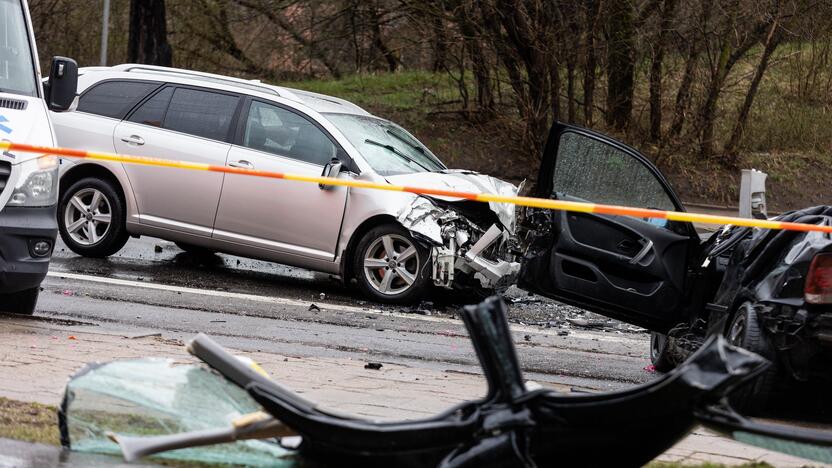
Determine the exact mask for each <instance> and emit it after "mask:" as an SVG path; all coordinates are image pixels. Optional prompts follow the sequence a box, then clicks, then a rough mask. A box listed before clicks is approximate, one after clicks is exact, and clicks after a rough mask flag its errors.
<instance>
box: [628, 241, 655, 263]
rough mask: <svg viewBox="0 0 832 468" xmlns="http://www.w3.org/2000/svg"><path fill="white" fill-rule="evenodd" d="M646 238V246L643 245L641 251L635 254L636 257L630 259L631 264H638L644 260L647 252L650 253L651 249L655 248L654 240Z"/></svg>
mask: <svg viewBox="0 0 832 468" xmlns="http://www.w3.org/2000/svg"><path fill="white" fill-rule="evenodd" d="M645 240H646V241H647V242H645V243H644V247H642V249H641V250H640V251H639V253H637V254H636V255H635V257H633V258H631V259H630V264H631V265H638V264H639V262H641V261H642V260H644V257H646V256H647V254H649V253H650V251H651V250H653V241H651V240H649V239H645Z"/></svg>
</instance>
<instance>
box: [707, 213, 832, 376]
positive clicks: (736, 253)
mask: <svg viewBox="0 0 832 468" xmlns="http://www.w3.org/2000/svg"><path fill="white" fill-rule="evenodd" d="M776 219H778V220H782V221H788V222H800V223H812V224H826V225H832V207H829V206H816V207H812V208H806V209H803V210H799V211H794V212H789V213H784V214H782V215H780V216H778V217H777V218H776ZM708 248H709V252H708V258H709V259H710V260H711V262H712V263H713V264H714V265H715V267H714V269H713V270H712V271H713V274H715V275H719V277H720V279H721V281H720V286H719V288H718V289H717V291H716V294H715V298H714V300H713V306H712V307H711V310H712V315H713V319H712V320H711V322H712V327H711V328H712V330H713V331H717V330H724V329H725V327H726V326H727V323H729V321H730V314H729V311H731V310H734V309H736V308H737V307H739V306H740V305H741V304H743V303H746V302H748V303H752V304H755V305H756V306H758V307H757V308H756V311H757V313H758V315H759V319H760V322H761V323H760V325H761V327H763V328H764V329H765V330H766V332H767V335H768V337H769V339H770V341H771V344H772V346H773V347H774V349H775V350H776V351H777V353H778V356H779V361H780V362H781V363H782V364H783V365H784V368H785V369H786V370H787V371H788V372H789V374H790V375H791V376H792V377H794V378H795V379H797V380H800V381H809V380H821V381H825V382H830V381H832V372H830V370H831V369H832V307H830V306H829V304H810V303H809V302H807V300H806V297H805V291H804V286H805V282H806V278H807V276H808V272H809V266H810V264H811V263H812V261H813V260H814V259H815V258H816V257H817V256H818V255H820V254H830V253H832V236H830V235H828V234H823V233H818V232H810V233H802V232H794V231H771V230H761V229H750V228H739V227H734V228H732V229H726V230H724V231H722V232H721V233H720V235H719V236H717V237H716V238H715V239H714V241H713V242H712V243H711V244H709V245H708ZM721 264H725V267H724V268H720V265H721Z"/></svg>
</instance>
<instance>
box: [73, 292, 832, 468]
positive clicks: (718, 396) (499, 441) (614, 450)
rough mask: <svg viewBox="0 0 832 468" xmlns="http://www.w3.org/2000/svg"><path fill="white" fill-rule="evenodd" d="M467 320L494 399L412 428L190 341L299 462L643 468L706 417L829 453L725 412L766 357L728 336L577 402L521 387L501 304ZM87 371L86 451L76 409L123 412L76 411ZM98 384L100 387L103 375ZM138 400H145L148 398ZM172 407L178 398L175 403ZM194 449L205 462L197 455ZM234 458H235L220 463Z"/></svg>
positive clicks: (129, 379) (136, 441)
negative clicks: (279, 428) (323, 400)
mask: <svg viewBox="0 0 832 468" xmlns="http://www.w3.org/2000/svg"><path fill="white" fill-rule="evenodd" d="M463 319H464V321H465V325H466V327H467V328H468V331H469V334H470V336H471V340H472V341H473V344H474V349H475V350H476V353H477V356H478V358H479V361H480V365H481V366H482V369H483V373H484V375H485V378H486V380H487V383H488V391H487V394H486V395H485V397H483V398H482V399H479V400H476V401H469V402H465V403H462V404H460V405H457V406H455V407H452V408H450V409H448V410H447V411H445V412H443V413H441V414H439V415H437V416H436V417H433V418H428V419H423V420H414V421H401V422H384V423H377V422H372V421H368V420H363V419H358V418H353V417H347V416H343V415H338V414H335V413H333V412H331V411H325V410H322V409H320V408H318V407H317V405H315V404H314V403H313V402H310V401H308V400H306V399H304V398H303V397H301V396H299V395H297V394H295V393H294V392H292V391H290V390H288V389H286V388H284V387H282V386H281V385H279V384H277V383H275V382H274V381H272V380H270V379H269V378H268V377H266V376H265V375H264V374H262V373H260V372H258V371H257V370H255V369H254V368H252V367H251V366H250V365H247V364H245V363H243V362H241V361H240V360H239V359H238V358H236V357H234V356H232V355H230V354H229V353H228V352H227V351H225V350H224V349H223V348H222V347H220V346H219V345H218V344H216V343H215V342H213V341H212V340H211V339H210V338H208V337H207V336H205V335H200V336H198V337H197V338H195V339H194V340H192V341H191V343H189V345H188V348H189V351H191V352H192V353H193V354H194V355H196V356H197V357H199V358H200V359H202V360H203V361H204V362H205V363H207V364H208V365H209V366H211V367H212V368H213V369H215V370H216V371H217V372H219V373H220V374H222V375H223V376H224V377H225V378H227V379H228V381H230V382H233V383H234V384H236V386H237V387H238V388H239V389H245V390H246V391H247V392H248V394H249V395H250V396H251V398H253V399H254V400H255V401H257V402H258V403H259V404H260V405H262V408H263V409H264V410H265V411H266V412H268V413H269V414H271V416H272V417H274V418H275V419H276V420H277V421H280V422H281V423H282V424H284V425H285V426H288V427H289V428H291V429H292V430H293V431H295V432H296V433H297V434H298V435H300V437H301V440H300V443H299V444H293V445H292V446H293V447H296V450H297V451H296V453H297V455H298V456H299V457H300V458H299V459H295V461H298V462H301V461H318V462H323V463H325V464H334V465H339V466H343V465H354V466H359V465H360V466H391V465H395V466H413V467H428V466H442V467H467V466H501V467H503V466H518V467H519V466H555V465H561V466H562V465H566V466H572V465H580V466H610V465H615V466H641V465H642V464H644V463H646V462H648V461H650V460H652V459H653V458H655V457H656V456H658V455H659V454H661V453H663V452H664V451H665V450H667V449H668V448H670V447H671V446H672V445H673V444H675V443H676V442H677V441H678V440H679V439H681V438H682V437H684V436H685V435H687V433H688V432H689V431H690V430H692V429H693V427H694V426H695V425H696V424H697V422H698V420H700V419H706V420H708V421H709V422H711V423H712V424H713V425H714V426H719V427H720V428H721V429H722V430H725V431H731V430H732V429H731V428H738V427H739V428H743V430H744V431H745V432H753V433H757V434H765V435H769V436H771V435H772V434H776V437H777V438H778V439H785V440H796V441H799V442H803V443H811V444H815V445H817V446H818V453H819V454H821V455H823V456H830V449H829V447H830V446H832V437H830V436H829V435H828V434H826V433H822V432H819V431H803V432H801V431H797V432H795V433H792V432H790V431H789V430H788V429H784V428H783V427H782V426H771V427H762V426H760V425H756V424H755V423H753V422H751V421H748V420H746V419H744V418H743V417H742V416H740V415H738V414H736V413H734V412H733V411H731V410H730V408H728V407H727V406H725V404H724V403H723V401H724V397H725V395H726V394H727V393H728V392H729V391H730V390H731V389H732V388H734V387H735V386H736V385H739V384H741V383H742V382H744V381H747V380H749V379H752V378H754V377H755V376H756V375H757V374H758V373H759V372H760V371H761V370H762V369H763V368H764V367H765V365H766V361H765V360H764V359H763V358H761V357H760V356H757V355H755V354H753V353H750V352H748V351H745V350H742V349H740V348H735V347H732V346H730V345H728V344H727V343H726V342H725V340H724V339H723V338H721V337H713V338H712V339H710V340H709V341H708V342H707V343H706V344H705V345H704V346H703V347H702V348H701V349H700V350H699V351H698V352H697V353H695V354H694V355H693V356H692V357H691V358H690V359H689V360H688V361H687V362H686V363H684V364H683V365H682V366H680V367H679V368H677V369H676V370H674V371H673V372H671V373H669V374H667V375H665V376H663V377H661V378H659V379H657V380H655V381H653V382H650V383H648V384H644V385H641V386H637V387H634V388H631V389H628V390H624V391H619V392H612V393H601V394H578V395H571V394H560V393H557V392H554V391H551V390H545V389H536V390H529V389H528V388H527V387H526V385H525V384H524V380H523V374H522V371H521V369H520V364H519V362H518V360H517V355H516V351H515V349H514V344H513V342H512V338H511V333H510V330H509V327H508V323H507V321H506V316H505V305H504V304H503V303H502V301H500V300H499V299H498V298H491V299H489V300H487V301H485V302H483V303H482V304H481V305H479V306H471V307H467V308H466V309H465V311H464V313H463ZM129 362H135V361H128V363H129ZM191 367H193V366H191ZM91 372H95V370H93V371H91ZM187 372H192V371H191V370H188V371H187ZM202 372H205V371H204V369H203V370H202ZM89 375H91V374H90V373H87V374H86V375H82V376H80V377H76V378H74V379H73V380H72V381H70V383H69V384H68V387H67V397H66V404H65V405H64V407H63V408H62V418H61V421H62V433H63V434H68V437H65V439H64V444H65V445H66V446H68V447H70V448H72V449H74V450H77V449H79V448H83V447H84V446H83V444H82V443H81V442H79V440H78V439H76V437H79V436H78V434H81V436H80V437H83V436H84V435H85V434H84V433H83V431H81V432H79V431H78V430H77V423H73V421H77V420H78V419H79V412H80V413H81V415H85V414H87V413H89V412H90V409H96V410H100V411H101V413H99V414H98V416H99V418H98V421H101V423H102V424H100V425H99V426H98V429H99V432H100V431H101V430H105V431H106V430H109V429H106V428H104V427H103V426H105V425H106V423H108V422H111V421H113V420H114V418H111V417H110V416H111V413H112V411H117V412H119V411H121V410H122V409H121V408H119V407H116V406H113V405H108V404H106V400H102V399H99V400H90V399H87V400H86V403H88V404H89V403H92V404H93V406H95V401H99V402H102V403H100V404H99V405H98V406H97V407H95V408H90V407H84V406H83V405H81V400H80V399H79V397H78V390H79V389H83V388H87V387H89V385H83V384H82V382H83V379H87V384H89V382H90V377H89ZM94 380H97V383H98V385H104V384H105V381H103V380H98V379H97V377H96V379H94ZM79 381H80V382H79ZM116 383H117V385H119V386H121V387H122V388H127V389H129V390H130V391H129V392H127V394H131V395H144V394H145V392H146V391H147V390H146V389H152V388H154V387H153V384H151V385H150V386H147V385H146V381H145V379H144V378H143V376H141V375H130V373H122V374H121V376H120V377H119V380H118V382H116ZM219 389H221V390H222V391H225V390H224V389H223V388H222V387H219ZM183 390H185V391H186V390H187V388H186V387H184V388H183ZM232 393H233V392H232ZM180 397H181V398H183V399H189V398H191V395H187V394H186V393H183V394H182V395H180ZM205 397H206V396H205V395H202V398H205ZM194 398H195V399H197V400H198V399H199V398H198V397H195V396H194ZM136 402H139V403H143V402H144V399H143V398H141V399H136ZM175 403H176V400H171V403H170V404H171V405H174V404H175ZM246 404H247V403H246ZM79 405H81V407H78V406H79ZM186 406H187V405H186ZM207 408H212V409H213V408H214V406H213V405H204V406H203V407H202V408H201V409H200V410H199V411H197V414H200V413H203V412H206V411H210V410H209V409H207ZM235 408H237V407H236V406H235ZM227 412H228V411H226V413H227ZM232 412H233V411H232ZM102 415H105V417H102ZM180 416H181V417H182V418H186V417H194V415H193V414H180ZM214 422H216V418H215V420H214ZM73 424H75V425H76V428H75V429H74V430H73ZM200 429H201V427H200ZM778 431H779V432H778ZM172 432H175V431H172ZM130 433H132V434H134V435H141V431H139V430H137V428H136V427H130V426H129V425H128V426H121V430H120V433H119V437H117V439H119V440H125V441H127V442H128V443H127V444H125V446H123V447H122V448H123V449H124V453H125V454H126V455H128V459H133V456H134V454H135V452H134V451H133V450H134V449H136V448H137V447H140V446H141V447H142V450H143V451H144V453H155V450H156V449H164V448H165V447H167V446H169V445H166V443H165V442H166V441H165V440H164V438H162V439H160V438H159V437H151V438H146V440H145V441H144V443H143V442H142V441H141V440H140V439H141V438H137V437H131V438H123V436H124V435H125V434H130ZM188 437H189V436H188V434H176V435H173V436H172V437H171V438H169V440H168V442H169V441H170V440H177V441H179V442H181V441H182V440H183V439H187V438H188ZM81 440H82V441H83V439H81ZM98 440H101V437H100V436H99V437H98ZM192 440H193V444H194V445H200V444H201V443H202V442H203V441H204V434H203V433H202V432H199V433H194V434H192ZM284 445H288V444H284ZM151 446H155V449H154V448H153V447H151ZM183 446H185V445H181V444H180V445H178V447H183ZM115 448H116V446H115V444H114V443H110V444H109V445H107V446H106V447H105V446H98V447H97V448H96V449H97V450H104V451H108V452H109V451H112V450H114V449H115ZM188 450H192V452H191V453H192V454H194V453H195V454H196V455H199V453H198V451H199V450H202V449H188ZM193 451H196V452H193ZM181 453H182V452H180V454H181ZM280 453H282V455H277V456H279V457H282V458H280V459H278V461H279V462H280V461H287V460H291V459H290V458H286V457H285V450H284V451H283V452H280ZM237 460H238V459H236V458H235V456H234V455H233V453H231V452H229V455H228V457H227V458H226V459H225V460H224V461H225V462H230V463H235V462H237ZM241 461H242V460H241Z"/></svg>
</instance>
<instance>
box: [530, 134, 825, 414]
mask: <svg viewBox="0 0 832 468" xmlns="http://www.w3.org/2000/svg"><path fill="white" fill-rule="evenodd" d="M531 196H535V197H541V198H555V199H560V200H571V201H580V202H591V203H600V204H611V205H626V206H632V207H638V208H652V209H659V210H673V211H684V207H683V206H682V203H681V202H680V200H679V197H678V196H677V195H676V194H675V193H674V191H673V189H672V188H671V186H670V185H669V184H668V182H667V180H666V179H665V178H664V176H662V174H661V173H660V172H659V170H658V169H657V168H656V167H655V166H654V165H653V164H652V163H651V162H650V161H649V160H648V159H647V158H646V157H645V156H643V155H642V154H640V153H639V152H638V151H636V150H634V149H632V148H630V147H628V146H626V145H624V144H622V143H620V142H618V141H615V140H613V139H611V138H609V137H607V136H604V135H601V134H598V133H595V132H592V131H590V130H587V129H584V128H579V127H575V126H570V125H564V124H556V125H554V126H553V127H552V129H551V132H550V134H549V139H548V141H547V143H546V147H545V150H544V154H543V158H542V164H541V167H540V172H539V176H538V183H537V185H536V187H535V188H534V189H533V191H532V193H531ZM523 218H524V219H523V221H522V229H523V231H524V232H522V233H521V235H522V236H524V239H525V245H526V250H525V252H524V261H523V269H522V271H521V272H520V279H519V285H520V287H522V288H524V289H526V290H529V291H533V292H535V293H538V294H541V295H544V296H548V297H551V298H554V299H557V300H559V301H562V302H565V303H568V304H572V305H575V306H578V307H582V308H585V309H587V310H590V311H593V312H596V313H599V314H603V315H606V316H608V317H612V318H615V319H618V320H622V321H625V322H628V323H632V324H635V325H638V326H641V327H645V328H647V329H649V330H651V332H652V335H651V352H650V355H651V359H652V361H653V363H654V365H655V366H656V368H657V369H658V370H660V371H668V370H670V369H672V368H673V367H675V366H676V365H678V364H679V363H681V362H683V361H684V360H685V359H686V358H687V357H688V356H690V355H691V353H693V352H694V351H695V350H696V349H698V348H699V347H700V346H701V344H702V343H703V342H704V341H705V339H706V338H707V336H708V335H709V334H712V333H718V334H723V335H725V336H726V337H727V338H728V339H729V341H730V342H732V343H733V344H736V345H739V346H742V347H744V348H747V349H749V350H751V351H754V352H755V353H758V354H760V355H762V356H765V357H767V358H769V359H771V360H772V361H773V362H774V365H773V366H771V367H770V368H769V370H768V371H767V373H766V375H764V376H763V377H762V378H760V379H757V380H756V381H755V382H754V383H753V384H752V385H750V386H749V387H747V388H745V389H743V390H744V394H743V393H740V395H739V396H738V397H737V400H738V403H741V404H742V405H743V406H744V407H745V409H748V410H750V411H753V410H756V409H760V408H762V407H763V406H765V405H766V404H767V402H768V400H769V399H770V398H771V397H772V396H773V395H774V394H776V392H777V391H778V390H782V389H783V388H784V387H786V386H787V385H788V384H794V383H796V382H804V383H809V384H810V386H814V387H817V388H820V386H826V385H828V384H829V383H832V236H830V235H829V234H823V233H815V232H813V233H803V232H793V231H773V230H761V229H751V228H741V227H730V226H728V227H724V228H723V229H721V230H720V231H718V232H717V233H715V234H713V235H712V236H710V237H709V238H707V239H704V240H703V239H701V238H700V235H699V234H698V233H697V232H696V230H695V229H694V227H693V225H692V224H691V223H687V222H679V221H668V220H664V219H641V218H634V217H629V216H610V215H604V214H589V213H572V212H563V211H550V210H537V209H529V210H527V211H526V212H525V213H524V216H523ZM778 219H782V220H783V221H795V222H801V223H814V224H818V223H824V224H827V225H829V224H832V207H824V206H821V207H815V208H809V209H805V210H801V211H795V212H790V213H786V214H784V215H781V216H780V217H778ZM815 384H819V385H815ZM750 395H754V398H748V397H749V396H750Z"/></svg>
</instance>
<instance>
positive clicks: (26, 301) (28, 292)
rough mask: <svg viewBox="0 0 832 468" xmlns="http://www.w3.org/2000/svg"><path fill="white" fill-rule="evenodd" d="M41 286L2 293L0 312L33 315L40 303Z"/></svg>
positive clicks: (0, 295) (0, 296)
mask: <svg viewBox="0 0 832 468" xmlns="http://www.w3.org/2000/svg"><path fill="white" fill-rule="evenodd" d="M38 294H40V288H39V287H35V288H31V289H24V290H23V291H19V292H16V293H10V294H0V312H8V313H12V314H21V315H32V314H33V313H35V306H36V305H37V304H38Z"/></svg>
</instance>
